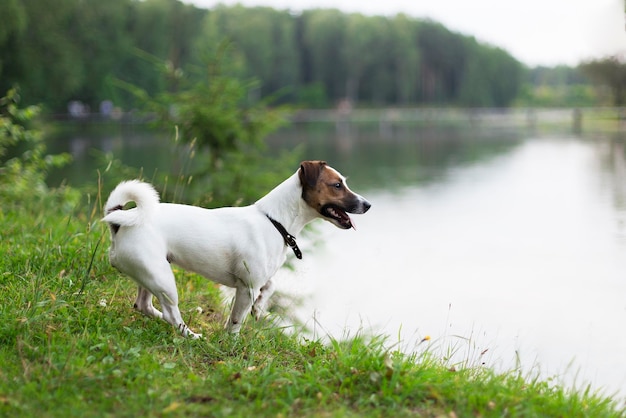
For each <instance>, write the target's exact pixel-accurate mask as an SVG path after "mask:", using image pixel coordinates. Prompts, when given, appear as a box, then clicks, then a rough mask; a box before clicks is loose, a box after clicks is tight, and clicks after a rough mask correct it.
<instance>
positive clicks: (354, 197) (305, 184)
mask: <svg viewBox="0 0 626 418" xmlns="http://www.w3.org/2000/svg"><path fill="white" fill-rule="evenodd" d="M298 175H299V176H300V183H301V184H302V199H304V201H305V202H306V203H307V204H308V205H309V206H310V207H312V208H313V209H314V210H316V211H317V213H319V215H320V216H321V217H322V218H324V219H326V220H327V221H329V222H332V223H333V224H334V225H335V226H337V227H338V228H342V229H349V228H353V227H354V225H353V224H352V220H351V219H350V216H348V213H365V212H367V211H368V210H369V208H370V207H371V206H372V205H371V204H370V203H369V202H368V201H367V200H365V199H364V198H363V197H362V196H359V195H358V194H356V193H354V192H353V191H352V190H350V189H349V188H348V185H347V184H346V178H345V177H343V176H342V175H341V174H340V173H339V172H338V171H337V170H335V169H334V168H332V167H330V166H329V165H328V164H327V163H326V161H304V162H302V163H301V164H300V170H299V171H298Z"/></svg>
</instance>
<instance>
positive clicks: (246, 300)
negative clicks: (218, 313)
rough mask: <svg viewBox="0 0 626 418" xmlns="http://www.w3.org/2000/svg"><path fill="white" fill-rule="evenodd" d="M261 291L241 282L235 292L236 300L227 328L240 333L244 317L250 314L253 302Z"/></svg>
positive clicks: (234, 332)
mask: <svg viewBox="0 0 626 418" xmlns="http://www.w3.org/2000/svg"><path fill="white" fill-rule="evenodd" d="M258 293H259V291H258V290H254V289H252V288H250V287H248V286H246V285H245V284H244V283H243V282H239V283H238V285H237V290H236V292H235V302H234V303H233V310H232V311H231V313H230V318H228V323H227V324H226V329H227V330H228V331H230V332H232V333H233V334H237V333H239V330H240V329H241V325H242V322H243V319H244V318H245V317H246V315H248V313H249V312H250V309H251V308H252V302H253V301H254V300H255V299H256V295H258Z"/></svg>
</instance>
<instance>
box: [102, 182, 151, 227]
mask: <svg viewBox="0 0 626 418" xmlns="http://www.w3.org/2000/svg"><path fill="white" fill-rule="evenodd" d="M128 202H135V205H136V206H137V207H136V208H133V209H128V210H123V209H124V205H125V204H127V203H128ZM158 205H159V194H158V193H157V191H156V190H155V189H154V187H152V185H151V184H148V183H144V182H142V181H139V180H130V181H123V182H121V183H120V184H118V185H117V187H116V188H115V189H114V190H113V191H112V192H111V194H110V195H109V199H108V200H107V202H106V204H105V205H104V214H105V216H104V218H102V220H103V221H104V222H107V223H108V224H109V225H111V227H114V228H115V230H117V229H119V227H120V226H133V225H139V224H141V223H142V222H145V221H147V220H149V219H150V218H151V216H152V214H153V213H154V211H155V210H156V209H157V207H158Z"/></svg>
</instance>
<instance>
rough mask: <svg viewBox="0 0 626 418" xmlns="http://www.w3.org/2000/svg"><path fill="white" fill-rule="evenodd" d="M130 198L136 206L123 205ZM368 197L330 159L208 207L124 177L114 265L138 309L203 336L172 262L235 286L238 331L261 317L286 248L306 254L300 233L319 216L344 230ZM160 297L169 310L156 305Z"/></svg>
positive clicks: (113, 210) (113, 218)
mask: <svg viewBox="0 0 626 418" xmlns="http://www.w3.org/2000/svg"><path fill="white" fill-rule="evenodd" d="M128 202H135V205H136V207H135V208H133V209H128V210H124V205H125V204H126V203H128ZM370 206H371V205H370V203H369V202H368V201H367V200H365V199H364V198H363V197H361V196H359V195H358V194H356V193H354V192H352V191H351V190H350V189H349V188H348V185H347V184H346V179H345V177H343V176H342V175H341V174H340V173H339V172H338V171H336V170H335V169H333V168H331V167H330V166H328V165H327V164H326V162H324V161H305V162H303V163H301V165H300V168H299V169H298V171H296V172H295V173H294V174H293V175H292V176H290V177H289V178H287V179H286V180H285V181H283V182H282V183H281V184H279V185H278V186H277V187H276V188H274V189H273V190H272V191H270V192H269V193H268V194H267V195H265V196H264V197H262V198H261V199H259V200H258V201H257V202H256V203H254V204H253V205H250V206H245V207H224V208H217V209H204V208H200V207H197V206H189V205H179V204H172V203H159V195H158V193H157V192H156V190H155V189H154V187H152V186H151V185H150V184H148V183H143V182H141V181H138V180H131V181H125V182H122V183H120V184H119V185H118V186H117V187H116V188H115V190H113V192H111V195H110V196H109V199H108V200H107V203H106V205H105V207H104V211H105V215H106V216H105V217H104V218H103V221H104V222H106V223H108V224H109V229H110V231H111V248H110V250H109V259H110V262H111V265H112V266H113V267H115V268H117V269H118V270H119V271H121V272H122V273H124V274H126V275H128V276H130V277H131V278H132V279H133V280H134V281H135V282H136V283H137V285H138V292H137V299H136V301H135V308H136V309H138V310H139V311H140V312H142V313H144V314H145V315H148V316H153V317H157V318H163V319H165V321H167V322H169V323H170V324H172V325H173V326H174V327H176V328H177V329H178V330H179V331H180V333H181V334H182V335H183V336H185V337H192V338H199V337H201V336H202V335H201V334H196V333H195V332H193V331H192V330H191V329H189V327H188V326H187V325H186V324H185V322H184V321H183V318H182V316H181V314H180V310H179V309H178V292H177V290H176V282H175V278H174V274H173V273H172V269H171V268H170V263H173V264H176V265H178V266H180V267H182V268H184V269H186V270H190V271H193V272H195V273H198V274H200V275H202V276H204V277H206V278H208V279H210V280H213V281H215V282H217V283H221V284H223V285H225V286H229V287H233V288H235V289H236V292H235V302H234V304H233V307H232V312H231V314H230V318H229V319H228V322H227V324H226V328H227V329H228V330H229V331H231V332H233V333H238V332H239V330H240V328H241V324H242V321H243V319H244V318H245V316H246V315H247V314H248V312H250V311H252V313H253V315H254V316H255V318H257V319H258V318H259V317H260V316H261V315H262V314H263V313H264V311H265V309H266V307H267V302H268V299H269V297H270V296H271V295H272V293H273V292H274V287H273V285H272V281H271V279H272V277H273V276H274V274H275V273H276V271H277V270H278V269H279V268H280V267H281V266H282V265H283V263H284V262H285V259H286V257H287V252H288V250H289V248H288V247H290V248H291V250H293V252H294V253H295V255H296V257H298V258H302V253H301V252H300V249H299V248H298V245H297V244H296V238H295V234H299V233H300V231H301V230H302V228H304V226H305V225H306V224H308V223H309V222H311V221H313V220H314V219H316V218H322V219H324V220H327V221H329V222H331V223H332V224H334V225H335V226H337V227H338V228H342V229H349V228H352V227H353V224H352V220H351V219H350V217H349V216H348V213H355V214H361V213H365V212H367V211H368V210H369V208H370ZM153 295H154V296H156V298H157V299H158V300H159V302H160V304H161V308H162V309H163V312H160V311H159V310H157V309H156V308H155V307H154V306H153V305H152V296H153Z"/></svg>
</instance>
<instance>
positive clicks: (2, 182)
mask: <svg viewBox="0 0 626 418" xmlns="http://www.w3.org/2000/svg"><path fill="white" fill-rule="evenodd" d="M19 102H20V95H19V91H18V90H17V88H14V89H11V90H9V92H8V93H7V94H6V96H5V97H2V98H1V99H0V199H2V200H4V201H10V200H15V199H24V198H25V197H41V196H43V195H46V194H48V193H49V192H50V190H49V189H48V187H47V186H46V182H45V180H46V176H47V174H48V171H49V170H50V169H51V168H54V167H61V166H63V165H65V164H67V163H68V162H69V161H70V156H69V155H68V154H59V155H47V154H46V146H45V144H44V142H43V139H42V136H41V132H40V131H38V130H35V129H32V124H33V120H34V119H35V118H36V116H37V115H38V114H39V110H40V109H39V107H37V106H29V107H27V108H24V109H21V108H20V107H19ZM60 191H62V192H63V193H71V191H70V190H69V189H63V190H60ZM68 197H69V196H68Z"/></svg>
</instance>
